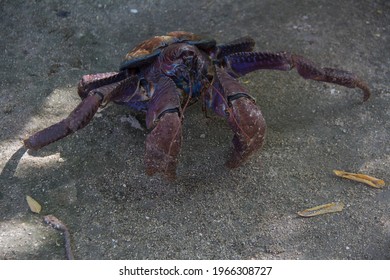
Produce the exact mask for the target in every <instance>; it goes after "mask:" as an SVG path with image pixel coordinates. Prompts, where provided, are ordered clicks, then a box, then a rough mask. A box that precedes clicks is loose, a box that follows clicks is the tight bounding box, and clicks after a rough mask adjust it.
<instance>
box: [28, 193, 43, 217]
mask: <svg viewBox="0 0 390 280" xmlns="http://www.w3.org/2000/svg"><path fill="white" fill-rule="evenodd" d="M26 200H27V204H28V207H30V210H31V212H34V213H37V214H39V213H40V212H41V210H42V206H41V205H40V204H39V203H38V201H36V200H35V199H34V198H32V197H31V196H29V195H26Z"/></svg>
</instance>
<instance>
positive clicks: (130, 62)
mask: <svg viewBox="0 0 390 280" xmlns="http://www.w3.org/2000/svg"><path fill="white" fill-rule="evenodd" d="M183 42H185V43H187V44H190V45H194V46H196V47H198V48H199V49H201V50H207V51H209V50H211V49H213V48H215V46H216V41H215V40H214V39H209V38H203V37H202V36H200V35H196V34H194V33H191V32H184V31H174V32H169V33H168V34H167V35H164V36H154V37H152V38H150V39H148V40H146V41H143V42H142V43H141V44H139V45H137V46H136V47H135V48H133V49H132V50H131V51H130V52H128V53H127V54H126V56H125V58H124V60H123V62H122V63H121V65H120V68H119V70H121V71H122V70H125V69H131V68H137V67H140V66H142V65H145V64H148V63H150V62H151V61H152V60H153V59H154V58H155V57H157V56H158V55H159V54H160V53H161V50H162V49H163V48H165V47H167V46H169V45H171V44H174V43H183Z"/></svg>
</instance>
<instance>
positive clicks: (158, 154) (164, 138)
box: [145, 112, 182, 179]
mask: <svg viewBox="0 0 390 280" xmlns="http://www.w3.org/2000/svg"><path fill="white" fill-rule="evenodd" d="M181 142H182V124H181V119H180V117H179V115H178V114H177V113H176V112H174V113H165V114H164V115H163V116H161V117H160V119H159V120H158V122H157V125H156V126H155V127H154V129H153V130H152V131H151V132H150V134H149V135H148V136H147V138H146V154H145V165H146V173H147V174H148V175H153V174H155V173H163V174H164V175H165V176H166V177H167V178H168V179H174V178H175V177H176V166H177V163H178V160H177V157H178V155H179V152H180V148H181Z"/></svg>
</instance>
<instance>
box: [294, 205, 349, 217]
mask: <svg viewBox="0 0 390 280" xmlns="http://www.w3.org/2000/svg"><path fill="white" fill-rule="evenodd" d="M343 209H344V203H342V202H332V203H328V204H324V205H320V206H316V207H313V208H309V209H305V210H303V211H300V212H298V213H297V214H298V215H299V216H301V217H313V216H318V215H322V214H326V213H333V212H340V211H341V210H343Z"/></svg>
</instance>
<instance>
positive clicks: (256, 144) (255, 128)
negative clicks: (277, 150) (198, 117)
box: [212, 67, 266, 168]
mask: <svg viewBox="0 0 390 280" xmlns="http://www.w3.org/2000/svg"><path fill="white" fill-rule="evenodd" d="M216 74H217V77H215V79H214V83H213V90H214V93H213V98H214V100H216V101H217V102H214V104H212V107H213V109H214V111H215V112H216V113H217V114H219V115H223V111H224V112H225V113H224V114H225V117H226V118H227V121H228V124H229V126H230V128H231V129H232V131H233V132H234V136H233V146H234V148H233V151H232V153H231V155H230V158H229V159H228V160H227V162H226V166H227V167H230V168H235V167H238V166H240V165H241V164H242V163H244V162H245V161H246V160H247V159H248V158H249V157H250V156H251V155H252V154H253V153H255V152H256V151H258V150H259V149H260V148H261V147H262V146H263V143H264V138H265V132H266V123H265V120H264V118H263V116H262V114H261V111H260V109H259V107H258V106H257V105H256V104H255V101H254V100H253V99H252V97H251V96H250V95H249V93H248V91H247V90H246V89H245V88H244V87H243V86H242V85H241V84H240V83H239V82H238V81H237V80H235V79H234V78H233V77H232V76H230V75H229V74H228V73H227V72H226V71H225V70H224V69H222V68H220V67H216ZM221 95H222V96H223V98H221Z"/></svg>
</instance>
